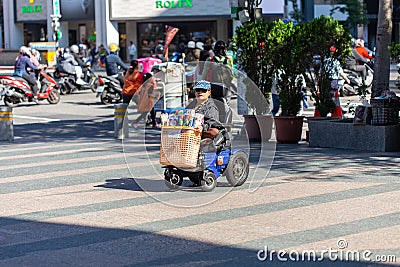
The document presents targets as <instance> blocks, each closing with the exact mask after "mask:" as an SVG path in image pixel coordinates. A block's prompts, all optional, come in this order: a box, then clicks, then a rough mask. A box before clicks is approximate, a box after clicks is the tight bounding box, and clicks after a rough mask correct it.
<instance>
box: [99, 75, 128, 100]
mask: <svg viewBox="0 0 400 267" xmlns="http://www.w3.org/2000/svg"><path fill="white" fill-rule="evenodd" d="M120 75H121V74H120ZM98 81H99V86H98V87H97V89H96V97H100V101H101V103H103V104H104V105H108V104H111V103H113V102H115V103H118V102H121V101H122V85H121V83H120V81H119V80H118V78H117V77H111V76H99V78H98Z"/></svg>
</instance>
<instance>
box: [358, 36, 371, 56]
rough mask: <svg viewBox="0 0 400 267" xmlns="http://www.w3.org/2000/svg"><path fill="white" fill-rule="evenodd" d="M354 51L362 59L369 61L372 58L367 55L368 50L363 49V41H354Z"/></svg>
mask: <svg viewBox="0 0 400 267" xmlns="http://www.w3.org/2000/svg"><path fill="white" fill-rule="evenodd" d="M356 50H357V52H358V54H360V55H361V56H362V57H363V58H365V59H367V60H370V59H371V58H372V55H370V54H369V53H368V50H367V49H366V48H365V47H364V40H363V39H357V41H356Z"/></svg>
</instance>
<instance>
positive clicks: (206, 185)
mask: <svg viewBox="0 0 400 267" xmlns="http://www.w3.org/2000/svg"><path fill="white" fill-rule="evenodd" d="M200 184H201V189H202V190H203V191H204V192H210V191H213V190H214V188H215V187H216V186H217V178H216V177H215V175H214V173H212V172H205V173H204V176H203V179H202V180H201V181H200Z"/></svg>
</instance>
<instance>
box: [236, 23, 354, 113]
mask: <svg viewBox="0 0 400 267" xmlns="http://www.w3.org/2000/svg"><path fill="white" fill-rule="evenodd" d="M350 40H351V35H350V34H349V32H348V31H347V30H346V29H345V28H344V27H343V26H342V25H341V24H339V22H338V21H337V20H334V19H332V18H331V17H327V16H321V17H319V18H316V19H314V20H312V21H310V22H307V23H304V22H303V23H300V24H298V25H297V26H296V27H294V26H293V24H292V23H286V24H285V23H283V22H282V21H275V22H258V23H247V24H245V25H243V26H241V27H238V28H237V30H236V35H235V36H234V41H235V43H236V45H237V49H238V50H237V52H238V56H237V59H238V62H240V66H241V68H242V70H243V71H244V72H245V73H246V74H247V77H248V78H249V79H251V80H252V81H254V83H255V84H256V85H257V86H258V88H259V89H260V90H261V92H262V94H263V95H264V97H266V98H269V95H270V92H271V88H272V81H273V77H274V75H275V74H278V75H279V79H278V81H277V87H278V89H280V94H279V96H280V100H281V108H282V113H281V114H282V115H287V116H295V115H297V113H298V111H299V110H300V108H301V104H300V101H301V90H302V89H303V87H304V84H305V85H306V86H307V87H308V88H309V89H310V91H311V93H312V97H313V98H314V100H315V101H316V103H315V106H316V108H317V109H318V110H319V111H320V113H321V116H326V115H327V114H328V113H329V112H331V111H332V110H333V108H334V107H335V104H334V102H333V101H332V99H331V95H330V91H331V84H330V80H329V77H328V73H326V71H325V70H324V69H323V68H322V69H321V68H320V66H319V65H317V64H316V61H315V60H314V56H319V57H320V62H324V61H325V59H326V58H328V57H332V58H335V59H338V60H340V61H341V62H342V63H345V61H346V60H347V56H348V55H350V53H351V49H350ZM332 45H334V46H335V47H336V48H337V52H335V53H334V54H331V52H330V47H331V46H332ZM246 100H249V101H248V104H249V105H250V106H252V107H257V113H264V112H265V111H266V110H267V108H268V107H267V105H265V104H263V103H262V100H260V97H259V95H257V92H254V90H248V91H247V93H246ZM250 101H252V102H250ZM263 105H264V107H263V108H260V107H262V106H263Z"/></svg>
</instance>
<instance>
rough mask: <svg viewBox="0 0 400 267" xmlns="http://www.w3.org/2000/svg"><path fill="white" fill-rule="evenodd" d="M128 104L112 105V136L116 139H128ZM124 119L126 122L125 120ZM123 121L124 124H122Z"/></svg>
mask: <svg viewBox="0 0 400 267" xmlns="http://www.w3.org/2000/svg"><path fill="white" fill-rule="evenodd" d="M127 108H128V104H116V105H114V109H115V110H114V136H115V138H117V139H124V138H128V137H129V128H128V126H129V125H128V112H127ZM125 119H126V120H125ZM124 121H125V123H124Z"/></svg>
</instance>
